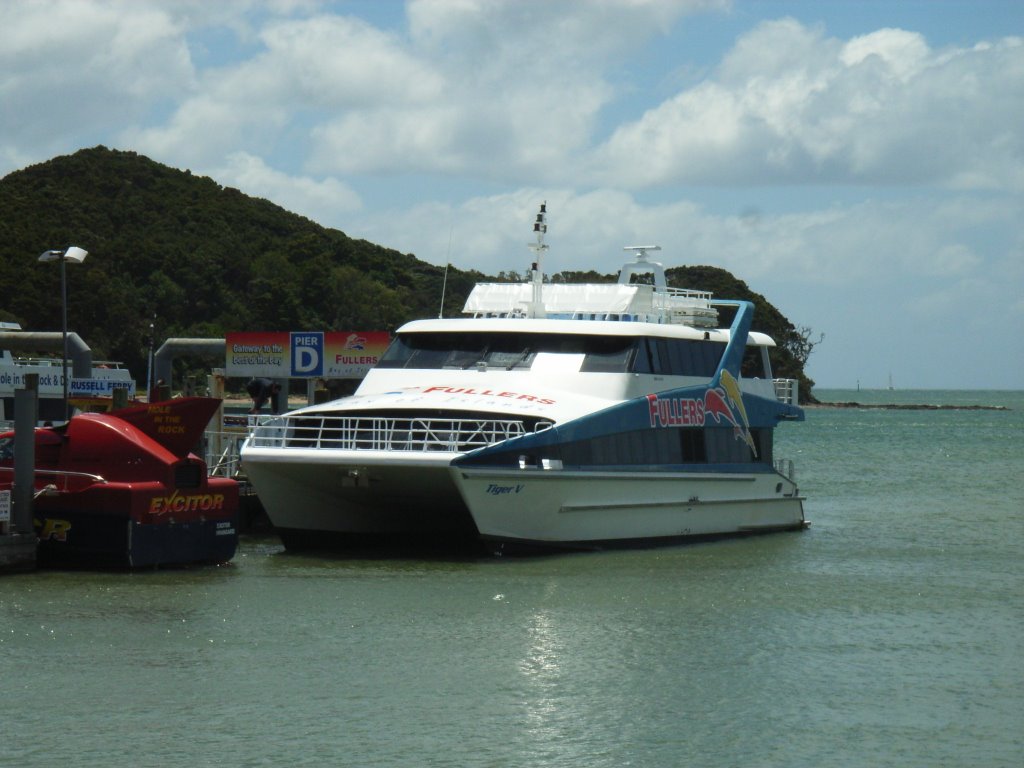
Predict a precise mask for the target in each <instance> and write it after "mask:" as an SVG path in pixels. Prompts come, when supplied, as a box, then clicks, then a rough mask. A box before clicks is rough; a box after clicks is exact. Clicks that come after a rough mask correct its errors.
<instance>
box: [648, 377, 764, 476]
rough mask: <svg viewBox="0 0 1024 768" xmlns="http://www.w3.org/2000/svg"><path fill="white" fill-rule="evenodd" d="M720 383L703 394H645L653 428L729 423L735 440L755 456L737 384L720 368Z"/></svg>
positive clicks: (754, 447)
mask: <svg viewBox="0 0 1024 768" xmlns="http://www.w3.org/2000/svg"><path fill="white" fill-rule="evenodd" d="M720 381H721V385H720V386H717V387H711V388H709V389H707V390H706V391H705V392H704V397H702V398H700V397H659V396H658V395H648V396H647V404H648V410H649V413H650V417H651V426H652V427H703V426H704V425H705V424H708V423H710V422H711V420H712V419H713V420H714V423H715V424H722V423H723V422H724V423H726V424H731V425H732V427H733V433H734V434H735V435H736V438H737V439H738V440H742V441H743V442H745V443H746V444H747V445H749V446H750V450H751V451H753V452H754V455H755V456H756V455H757V447H756V446H755V445H754V439H753V438H752V437H751V435H750V421H749V420H748V418H747V410H746V408H745V407H744V405H743V395H742V394H741V392H740V387H739V384H738V383H737V381H736V379H735V378H733V376H732V375H731V374H730V373H729V372H728V371H722V376H721V379H720Z"/></svg>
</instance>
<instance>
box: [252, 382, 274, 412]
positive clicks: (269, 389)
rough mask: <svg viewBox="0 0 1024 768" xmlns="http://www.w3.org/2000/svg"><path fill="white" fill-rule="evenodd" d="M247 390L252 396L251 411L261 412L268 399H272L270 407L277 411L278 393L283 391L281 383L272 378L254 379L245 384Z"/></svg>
mask: <svg viewBox="0 0 1024 768" xmlns="http://www.w3.org/2000/svg"><path fill="white" fill-rule="evenodd" d="M245 391H246V392H248V393H249V397H251V398H252V408H251V409H250V410H249V413H259V412H260V411H261V410H262V409H263V406H264V405H266V403H267V401H268V400H270V401H271V403H270V409H271V410H272V411H273V412H274V413H277V395H278V393H279V392H280V391H281V385H280V384H278V383H277V382H275V381H271V380H270V379H253V380H252V381H250V382H249V383H248V384H246V385H245Z"/></svg>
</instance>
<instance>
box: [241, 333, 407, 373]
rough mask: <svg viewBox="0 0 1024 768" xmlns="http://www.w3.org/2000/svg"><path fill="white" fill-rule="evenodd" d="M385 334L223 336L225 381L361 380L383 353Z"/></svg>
mask: <svg viewBox="0 0 1024 768" xmlns="http://www.w3.org/2000/svg"><path fill="white" fill-rule="evenodd" d="M390 341H391V337H390V336H389V335H388V334H387V333H386V332H385V331H326V332H325V331H252V332H238V333H229V334H228V335H227V337H226V342H227V349H226V350H225V351H226V355H225V357H226V360H225V362H226V366H225V368H226V371H225V372H226V373H227V375H228V376H237V377H245V378H253V377H256V378H267V379H295V378H298V379H302V378H306V379H315V378H316V379H318V378H323V379H361V378H362V377H363V376H365V375H366V372H367V371H368V370H370V368H372V367H373V366H374V365H376V364H377V361H378V360H379V359H380V357H381V355H383V354H384V350H385V349H387V346H388V344H389V343H390Z"/></svg>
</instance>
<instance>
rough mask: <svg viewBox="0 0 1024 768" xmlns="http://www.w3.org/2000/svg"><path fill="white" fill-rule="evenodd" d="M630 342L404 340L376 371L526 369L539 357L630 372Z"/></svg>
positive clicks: (554, 337)
mask: <svg viewBox="0 0 1024 768" xmlns="http://www.w3.org/2000/svg"><path fill="white" fill-rule="evenodd" d="M634 346H635V340H634V339H633V338H630V337H627V336H584V335H579V334H550V333H548V334H542V333H491V334H487V333H433V334H423V333H415V334H405V335H402V336H399V337H397V338H396V339H395V340H394V341H392V342H391V346H389V347H388V349H387V350H386V351H385V353H384V355H383V356H382V357H381V360H380V362H379V363H378V367H379V368H417V369H434V368H461V369H465V368H472V367H474V366H476V365H479V364H481V363H482V364H484V365H486V366H487V367H488V368H500V369H505V370H514V369H529V368H530V366H531V365H532V364H533V360H534V358H535V357H536V355H537V353H538V352H546V353H553V354H572V355H580V354H582V355H584V360H583V365H582V368H581V370H583V371H606V372H617V371H618V372H625V371H628V370H630V367H631V365H632V362H633V357H634Z"/></svg>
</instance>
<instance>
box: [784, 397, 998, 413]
mask: <svg viewBox="0 0 1024 768" xmlns="http://www.w3.org/2000/svg"><path fill="white" fill-rule="evenodd" d="M800 407H801V408H861V409H870V410H876V411H877V410H883V411H1009V410H1011V409H1010V408H1008V407H1006V406H1005V405H929V404H927V403H858V402H855V401H852V400H851V401H846V402H837V403H825V402H821V403H806V404H804V405H801V406H800Z"/></svg>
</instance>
